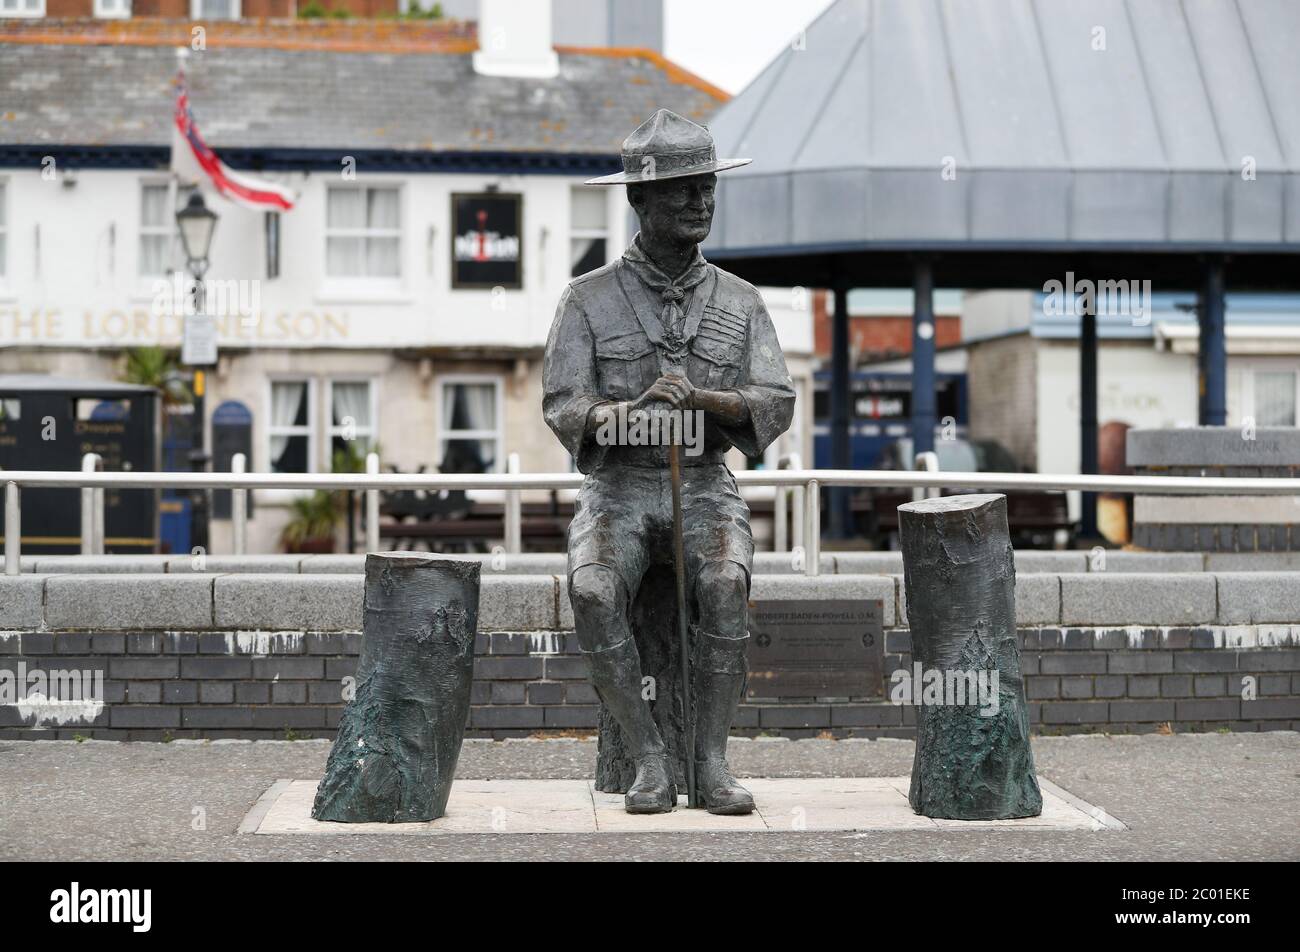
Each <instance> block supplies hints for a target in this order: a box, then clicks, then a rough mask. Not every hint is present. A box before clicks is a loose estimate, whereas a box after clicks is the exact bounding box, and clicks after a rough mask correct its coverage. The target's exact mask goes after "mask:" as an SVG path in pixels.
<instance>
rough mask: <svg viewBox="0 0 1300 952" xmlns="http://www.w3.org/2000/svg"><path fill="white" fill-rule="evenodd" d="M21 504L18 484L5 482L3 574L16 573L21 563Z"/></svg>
mask: <svg viewBox="0 0 1300 952" xmlns="http://www.w3.org/2000/svg"><path fill="white" fill-rule="evenodd" d="M22 544H23V505H22V500H21V499H20V498H19V496H18V484H17V483H15V482H7V483H5V575H17V574H18V572H19V569H20V566H21V565H22V562H21V557H22Z"/></svg>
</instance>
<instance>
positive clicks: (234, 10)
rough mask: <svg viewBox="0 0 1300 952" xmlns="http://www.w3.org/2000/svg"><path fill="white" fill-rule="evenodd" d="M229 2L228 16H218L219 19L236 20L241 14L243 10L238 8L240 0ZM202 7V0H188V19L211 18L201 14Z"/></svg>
mask: <svg viewBox="0 0 1300 952" xmlns="http://www.w3.org/2000/svg"><path fill="white" fill-rule="evenodd" d="M229 3H230V16H228V17H220V18H219V19H222V20H238V19H239V18H240V17H241V16H242V15H243V11H242V10H241V9H240V5H241V3H240V0H229ZM202 8H203V2H202V0H190V19H191V20H211V19H212V17H205V16H203V14H202V13H201V12H200V11H201V10H202Z"/></svg>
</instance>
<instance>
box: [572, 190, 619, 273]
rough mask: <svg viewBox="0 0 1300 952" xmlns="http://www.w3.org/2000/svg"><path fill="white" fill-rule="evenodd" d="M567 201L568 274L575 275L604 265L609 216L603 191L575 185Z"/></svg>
mask: <svg viewBox="0 0 1300 952" xmlns="http://www.w3.org/2000/svg"><path fill="white" fill-rule="evenodd" d="M570 194H571V199H570V202H569V216H570V221H569V226H570V231H569V268H570V271H569V274H570V275H571V276H572V277H575V278H576V277H577V276H578V275H580V274H586V273H587V272H588V271H594V270H595V269H596V268H599V267H601V266H602V265H604V264H605V260H606V259H605V253H606V252H605V249H606V246H607V244H608V242H609V215H608V213H607V211H608V210H607V206H606V204H605V190H604V189H599V188H588V187H586V186H578V187H577V188H574V189H573V191H572V192H571V193H570Z"/></svg>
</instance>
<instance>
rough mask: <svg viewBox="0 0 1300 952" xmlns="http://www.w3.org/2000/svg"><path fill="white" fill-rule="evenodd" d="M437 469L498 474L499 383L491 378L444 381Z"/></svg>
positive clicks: (464, 378) (448, 471)
mask: <svg viewBox="0 0 1300 952" xmlns="http://www.w3.org/2000/svg"><path fill="white" fill-rule="evenodd" d="M441 402H442V406H441V413H440V417H439V420H440V422H441V427H440V428H439V431H438V450H439V452H438V459H439V461H440V462H439V464H438V469H439V470H440V471H441V472H444V473H492V472H499V471H500V470H501V460H502V455H503V454H502V449H501V447H502V435H501V430H502V425H501V423H502V421H501V381H500V380H498V379H496V378H493V377H478V378H470V377H460V378H444V379H443V381H442V388H441Z"/></svg>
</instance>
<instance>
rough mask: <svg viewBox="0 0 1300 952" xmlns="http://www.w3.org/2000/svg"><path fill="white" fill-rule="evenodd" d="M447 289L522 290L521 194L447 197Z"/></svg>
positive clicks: (496, 193)
mask: <svg viewBox="0 0 1300 952" xmlns="http://www.w3.org/2000/svg"><path fill="white" fill-rule="evenodd" d="M451 220H452V224H453V225H454V227H455V233H454V234H453V235H452V242H451V286H452V287H453V288H456V289H457V290H474V289H481V290H482V289H491V288H507V289H518V288H521V287H523V277H524V272H523V244H524V242H523V234H524V222H523V195H520V194H516V193H506V192H481V193H475V194H467V193H463V192H461V193H456V194H453V195H452V196H451Z"/></svg>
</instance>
